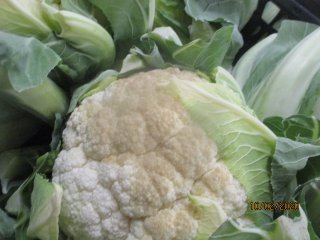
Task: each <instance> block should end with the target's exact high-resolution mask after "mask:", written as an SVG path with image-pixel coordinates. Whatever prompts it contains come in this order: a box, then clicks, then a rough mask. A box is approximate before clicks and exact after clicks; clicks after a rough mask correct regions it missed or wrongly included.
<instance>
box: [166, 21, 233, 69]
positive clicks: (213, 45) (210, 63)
mask: <svg viewBox="0 0 320 240" xmlns="http://www.w3.org/2000/svg"><path fill="white" fill-rule="evenodd" d="M232 33H233V27H232V26H227V27H223V28H221V29H219V30H217V31H216V32H215V33H214V35H213V36H212V38H211V40H210V41H209V42H208V43H206V42H203V41H202V40H200V39H198V40H194V41H192V42H190V43H188V44H186V45H184V46H182V47H181V48H180V49H178V50H177V51H175V52H174V53H173V55H172V57H173V59H174V60H175V61H176V62H177V63H178V64H181V65H184V66H187V67H190V68H193V69H199V70H202V71H205V72H207V73H209V74H210V75H211V74H212V72H213V70H214V68H215V67H217V66H219V65H221V64H222V62H223V60H224V58H225V56H226V53H227V51H228V49H229V47H230V44H231V40H232Z"/></svg>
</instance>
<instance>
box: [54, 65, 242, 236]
mask: <svg viewBox="0 0 320 240" xmlns="http://www.w3.org/2000/svg"><path fill="white" fill-rule="evenodd" d="M172 80H179V81H186V80H190V81H202V80H201V79H200V78H199V77H198V76H197V75H195V74H193V73H190V72H185V71H180V70H178V69H173V68H171V69H166V70H154V71H150V72H148V73H138V74H135V75H133V76H131V77H128V78H126V79H121V80H119V81H116V82H115V83H113V84H112V85H111V86H110V87H108V88H107V89H105V90H104V91H103V92H100V93H97V94H95V95H93V96H91V97H89V98H87V99H86V100H84V101H83V102H82V104H81V105H80V106H79V107H78V108H77V109H75V111H74V112H73V113H72V115H71V117H70V119H69V121H68V123H67V128H66V129H65V131H64V133H63V140H64V150H63V151H62V152H61V153H60V154H59V156H58V158H57V160H56V162H55V165H54V168H53V176H54V177H53V181H54V182H56V183H59V184H61V185H62V187H63V188H64V194H63V199H62V210H61V217H60V218H61V227H62V229H63V230H64V232H65V233H66V234H67V235H70V236H71V237H73V238H74V239H78V240H100V239H101V240H102V239H109V240H122V239H124V240H125V239H145V240H157V239H159V240H160V239H161V240H179V239H181V240H188V239H193V238H194V237H195V236H196V233H197V227H198V223H197V220H196V219H195V218H194V217H193V215H192V211H191V210H190V209H189V208H188V206H187V204H188V201H187V198H188V196H189V194H191V193H192V194H197V195H199V196H205V197H208V198H211V199H213V200H216V201H217V202H218V203H221V206H222V208H223V209H224V210H225V211H226V213H227V215H229V216H232V217H239V216H241V215H242V214H243V213H244V212H245V211H246V208H247V205H246V194H245V191H244V189H243V188H242V187H241V185H240V184H239V182H238V181H237V180H236V179H234V178H233V176H232V174H231V173H230V172H229V170H228V169H227V168H226V167H225V166H224V165H223V163H221V161H218V160H219V159H218V153H217V147H216V145H215V143H214V142H213V141H212V140H211V139H210V138H209V137H208V136H207V134H206V133H205V132H204V130H203V129H201V128H200V127H199V126H197V125H196V124H195V123H194V122H193V121H192V119H191V117H190V116H189V114H188V113H187V111H186V110H185V109H184V107H183V106H182V104H181V103H180V102H179V100H178V99H176V98H175V97H174V95H172V94H168V88H167V87H168V85H169V84H170V83H171V81H172ZM233 196H237V197H233ZM183 199H184V200H186V201H185V202H186V203H185V204H182V205H181V201H182V200H183Z"/></svg>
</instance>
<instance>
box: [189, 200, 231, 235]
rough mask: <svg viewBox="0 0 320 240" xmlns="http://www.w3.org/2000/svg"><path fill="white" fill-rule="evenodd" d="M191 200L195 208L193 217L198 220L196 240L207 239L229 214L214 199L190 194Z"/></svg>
mask: <svg viewBox="0 0 320 240" xmlns="http://www.w3.org/2000/svg"><path fill="white" fill-rule="evenodd" d="M189 201H190V203H191V205H192V207H193V210H194V211H193V217H194V218H195V219H196V220H197V222H198V229H197V236H196V238H195V240H207V239H208V238H209V237H210V235H211V233H212V232H214V231H216V230H217V229H218V228H219V227H220V225H221V224H222V223H223V222H224V221H226V220H227V215H226V213H225V212H224V211H223V209H222V207H221V205H220V204H219V203H217V202H215V201H213V200H212V199H208V198H204V197H198V196H193V195H190V196H189Z"/></svg>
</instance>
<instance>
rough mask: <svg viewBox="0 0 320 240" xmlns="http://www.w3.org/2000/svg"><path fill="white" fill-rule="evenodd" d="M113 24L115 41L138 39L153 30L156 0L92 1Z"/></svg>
mask: <svg viewBox="0 0 320 240" xmlns="http://www.w3.org/2000/svg"><path fill="white" fill-rule="evenodd" d="M90 2H91V3H92V4H93V5H95V6H97V7H98V8H100V9H101V10H102V12H103V13H104V14H105V16H106V17H107V18H108V20H109V21H110V23H111V26H112V29H113V32H114V39H115V40H126V39H129V40H132V39H138V38H139V37H140V36H141V35H142V34H144V33H146V32H148V31H150V30H151V28H152V25H153V20H154V14H155V0H150V1H149V0H129V1H128V0H117V1H113V0H104V1H101V0H90Z"/></svg>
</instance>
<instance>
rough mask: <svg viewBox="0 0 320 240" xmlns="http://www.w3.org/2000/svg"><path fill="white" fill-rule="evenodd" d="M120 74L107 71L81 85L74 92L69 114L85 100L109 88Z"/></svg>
mask: <svg viewBox="0 0 320 240" xmlns="http://www.w3.org/2000/svg"><path fill="white" fill-rule="evenodd" d="M117 76H118V72H116V71H113V70H106V71H104V72H102V73H101V74H100V75H98V76H97V77H96V78H95V79H93V80H92V81H90V82H88V83H86V84H84V85H81V86H80V87H78V88H77V89H75V91H74V92H73V95H72V98H71V102H70V106H69V110H68V113H70V112H72V111H73V110H74V108H75V107H76V106H77V104H79V103H80V102H81V101H82V100H83V99H85V98H86V97H88V96H91V95H92V94H94V93H96V92H99V91H102V90H103V89H105V88H106V87H108V86H109V85H110V84H111V83H112V82H113V81H115V80H116V79H117Z"/></svg>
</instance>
